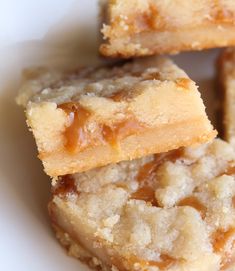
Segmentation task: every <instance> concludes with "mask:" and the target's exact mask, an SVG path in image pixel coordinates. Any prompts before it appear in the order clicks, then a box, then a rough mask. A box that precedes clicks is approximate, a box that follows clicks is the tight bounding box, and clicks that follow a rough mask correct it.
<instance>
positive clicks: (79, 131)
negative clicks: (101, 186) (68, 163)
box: [58, 102, 144, 153]
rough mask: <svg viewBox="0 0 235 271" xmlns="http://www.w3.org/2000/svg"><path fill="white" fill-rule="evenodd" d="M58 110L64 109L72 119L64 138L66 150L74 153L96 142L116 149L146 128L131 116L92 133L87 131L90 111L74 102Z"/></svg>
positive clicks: (61, 106)
mask: <svg viewBox="0 0 235 271" xmlns="http://www.w3.org/2000/svg"><path fill="white" fill-rule="evenodd" d="M58 108H61V109H63V110H64V111H65V112H66V113H67V114H68V115H69V117H70V119H71V124H70V125H69V126H68V127H67V128H66V129H65V131H64V137H65V138H66V143H65V148H66V149H67V150H68V151H69V152H72V153H74V152H76V151H78V150H79V151H80V150H82V149H84V148H86V147H87V146H88V145H89V144H96V142H95V140H96V141H99V142H101V143H104V142H107V143H109V144H110V145H111V146H113V147H116V146H117V143H118V141H119V140H122V139H124V138H126V137H128V136H131V135H134V134H136V133H138V132H141V131H142V130H143V128H144V125H143V124H142V123H140V122H139V121H138V120H137V119H135V118H134V117H133V116H129V117H128V118H127V119H125V120H123V121H120V122H117V123H114V124H112V125H110V126H108V125H105V124H104V125H100V129H98V131H96V132H93V133H91V132H89V131H87V130H86V124H87V121H88V119H89V118H90V116H91V112H90V111H88V110H87V109H86V108H84V107H83V106H81V105H80V104H78V103H74V102H68V103H64V104H61V105H59V106H58ZM94 133H95V134H94Z"/></svg>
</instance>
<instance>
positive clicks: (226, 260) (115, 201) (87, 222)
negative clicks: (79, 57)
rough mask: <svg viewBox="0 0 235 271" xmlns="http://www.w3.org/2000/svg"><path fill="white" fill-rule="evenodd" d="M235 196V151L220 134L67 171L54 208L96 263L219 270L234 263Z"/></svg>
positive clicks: (59, 223) (55, 217) (55, 219)
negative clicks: (203, 140)
mask: <svg viewBox="0 0 235 271" xmlns="http://www.w3.org/2000/svg"><path fill="white" fill-rule="evenodd" d="M234 201H235V153H234V150H233V148H232V147H231V146H230V145H229V144H228V143H226V142H224V141H222V140H219V139H216V140H214V141H213V142H211V143H207V144H204V145H201V146H200V147H196V148H181V149H179V150H177V151H172V152H168V153H165V154H160V155H155V156H147V157H145V158H141V159H137V160H133V161H128V162H121V163H118V164H112V165H108V166H105V167H102V168H99V169H93V170H91V171H87V172H85V173H77V174H74V175H68V176H65V177H63V178H61V179H60V180H59V182H57V183H56V184H55V185H54V187H53V199H52V201H51V203H50V204H49V210H50V215H51V219H52V223H53V225H55V227H56V228H57V229H58V228H59V229H60V230H59V231H58V234H59V233H61V232H62V233H66V234H67V239H68V240H69V241H68V244H69V247H70V251H71V250H72V251H73V253H72V254H73V255H75V256H76V257H78V258H83V260H84V257H83V256H82V255H83V254H81V256H80V252H79V248H83V251H86V252H87V253H88V254H89V255H90V256H89V257H88V259H89V261H90V260H91V259H92V258H94V259H98V261H97V266H99V268H98V269H100V268H101V269H102V268H104V270H105V269H107V268H108V270H154V271H158V270H165V271H168V270H169V271H172V270H174V271H182V270H185V271H186V270H187V271H191V270H193V271H195V270H203V271H212V270H213V271H219V270H232V268H234V263H235V259H234V252H235V247H234V241H235V206H234ZM59 239H60V240H61V241H63V240H64V236H63V234H62V235H61V234H60V235H59ZM76 244H77V249H76ZM94 259H93V260H94ZM98 263H99V264H98ZM102 266H103V267H102Z"/></svg>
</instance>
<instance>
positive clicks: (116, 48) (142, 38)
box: [100, 0, 235, 58]
mask: <svg viewBox="0 0 235 271" xmlns="http://www.w3.org/2000/svg"><path fill="white" fill-rule="evenodd" d="M102 2H103V4H102V9H103V12H102V14H103V18H102V19H103V23H104V25H103V27H102V30H101V32H102V34H103V37H104V43H103V44H102V45H101V47H100V51H101V53H102V54H103V55H105V56H111V57H117V56H119V57H126V58H128V57H133V56H144V55H152V54H162V53H177V52H180V51H187V50H202V49H206V48H213V47H223V46H229V45H235V23H234V22H235V2H234V1H227V0H220V1H216V0H203V1H198V0H197V1H193V0H180V1H162V0H129V1H125V0H117V1H112V0H108V1H102Z"/></svg>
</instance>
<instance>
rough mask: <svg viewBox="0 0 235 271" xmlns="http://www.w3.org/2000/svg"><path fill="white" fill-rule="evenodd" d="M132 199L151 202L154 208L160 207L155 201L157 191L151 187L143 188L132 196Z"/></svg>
mask: <svg viewBox="0 0 235 271" xmlns="http://www.w3.org/2000/svg"><path fill="white" fill-rule="evenodd" d="M131 199H138V200H144V201H146V202H150V203H151V204H152V205H153V206H158V203H157V201H156V199H155V191H154V189H153V188H152V187H150V186H143V187H141V188H139V189H138V190H137V191H136V192H135V193H133V194H132V195H131Z"/></svg>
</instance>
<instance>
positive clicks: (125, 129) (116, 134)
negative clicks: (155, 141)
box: [102, 117, 144, 147]
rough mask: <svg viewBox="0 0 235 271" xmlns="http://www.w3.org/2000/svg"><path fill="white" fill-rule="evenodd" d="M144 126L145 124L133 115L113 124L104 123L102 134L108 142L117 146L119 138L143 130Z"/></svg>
mask: <svg viewBox="0 0 235 271" xmlns="http://www.w3.org/2000/svg"><path fill="white" fill-rule="evenodd" d="M143 127H144V126H143V124H141V123H140V122H139V121H138V120H136V119H135V118H133V117H132V118H129V119H126V120H123V121H121V122H118V123H116V124H113V125H112V126H108V125H103V128H102V135H103V138H104V140H105V141H106V142H108V143H109V144H110V145H112V146H114V147H115V146H117V143H118V140H122V139H123V138H126V137H128V136H131V135H133V134H136V133H138V132H140V131H141V130H143Z"/></svg>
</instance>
